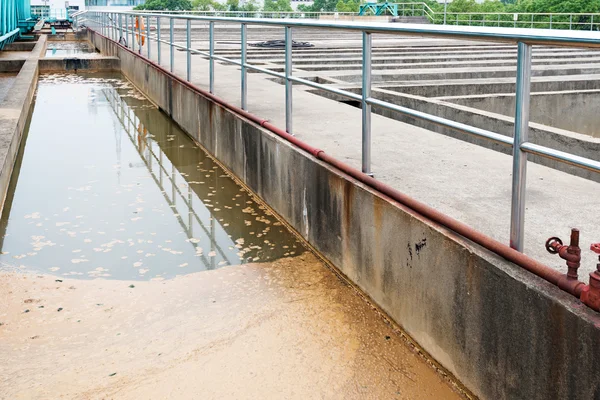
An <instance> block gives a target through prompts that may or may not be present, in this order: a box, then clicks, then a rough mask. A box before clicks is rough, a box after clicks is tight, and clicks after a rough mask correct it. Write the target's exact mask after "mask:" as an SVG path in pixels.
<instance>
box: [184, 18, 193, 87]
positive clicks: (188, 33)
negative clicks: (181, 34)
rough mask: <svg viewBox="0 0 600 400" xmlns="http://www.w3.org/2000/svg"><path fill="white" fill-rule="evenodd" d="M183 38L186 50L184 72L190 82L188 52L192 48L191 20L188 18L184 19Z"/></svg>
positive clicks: (190, 68)
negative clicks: (185, 67)
mask: <svg viewBox="0 0 600 400" xmlns="http://www.w3.org/2000/svg"><path fill="white" fill-rule="evenodd" d="M185 39H186V45H185V47H186V50H187V56H186V59H187V63H186V64H187V73H186V77H187V81H188V82H191V81H192V53H191V52H190V50H191V48H192V20H191V19H188V20H186V28H185Z"/></svg>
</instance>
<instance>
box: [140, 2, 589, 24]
mask: <svg viewBox="0 0 600 400" xmlns="http://www.w3.org/2000/svg"><path fill="white" fill-rule="evenodd" d="M424 3H425V4H427V5H428V6H429V8H430V9H431V10H433V11H434V14H433V15H430V17H432V18H433V21H432V22H433V23H436V24H442V23H443V22H444V16H443V12H444V4H443V3H438V2H436V1H434V0H425V1H424ZM360 4H361V0H315V1H314V3H313V4H311V5H305V4H301V5H299V6H298V11H300V12H335V11H337V12H358V8H359V6H360ZM400 7H401V6H400ZM135 10H173V11H183V10H199V11H246V12H257V11H266V12H286V11H293V9H292V6H291V4H290V0H264V6H263V7H262V9H261V7H260V6H259V5H258V4H257V3H256V2H255V0H250V1H246V2H244V3H243V4H242V5H240V0H227V2H226V3H224V4H223V3H220V2H218V1H216V0H191V1H190V0H148V1H147V2H146V3H145V4H142V5H139V6H137V7H135ZM399 13H402V9H401V8H399ZM482 13H487V14H488V15H482ZM490 13H507V14H505V15H500V16H498V15H493V14H490ZM515 13H534V14H543V13H546V14H549V13H554V14H556V13H564V14H569V13H571V14H578V13H584V14H591V13H600V0H485V1H484V2H483V3H477V2H476V1H475V0H454V1H452V2H451V3H448V5H447V10H446V19H447V20H446V23H447V24H450V25H455V24H458V25H473V26H501V27H502V26H505V27H509V26H510V27H512V26H516V27H532V26H533V27H536V28H549V27H550V17H549V16H548V15H534V16H533V17H531V16H529V15H525V16H524V15H521V16H519V18H518V19H517V21H515V20H514V18H513V14H515ZM403 15H414V16H422V15H423V10H422V8H420V7H419V6H418V4H416V5H415V7H411V8H410V9H408V8H407V9H405V11H404V13H403ZM552 24H553V25H552V27H553V28H563V29H569V28H570V27H571V28H572V29H584V30H590V29H593V30H598V28H599V27H600V17H599V18H598V20H597V21H594V22H593V24H592V20H591V17H590V16H587V15H573V16H570V15H553V16H552ZM597 24H598V25H597Z"/></svg>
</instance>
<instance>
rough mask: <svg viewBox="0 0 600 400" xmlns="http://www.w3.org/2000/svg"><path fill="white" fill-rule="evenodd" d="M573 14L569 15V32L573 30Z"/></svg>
mask: <svg viewBox="0 0 600 400" xmlns="http://www.w3.org/2000/svg"><path fill="white" fill-rule="evenodd" d="M572 27H573V14H571V15H569V30H571V29H573V28H572Z"/></svg>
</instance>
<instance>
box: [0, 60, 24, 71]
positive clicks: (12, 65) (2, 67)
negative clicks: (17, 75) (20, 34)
mask: <svg viewBox="0 0 600 400" xmlns="http://www.w3.org/2000/svg"><path fill="white" fill-rule="evenodd" d="M23 64H25V60H0V72H19V71H20V70H21V68H22V67H23Z"/></svg>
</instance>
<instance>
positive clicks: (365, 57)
mask: <svg viewBox="0 0 600 400" xmlns="http://www.w3.org/2000/svg"><path fill="white" fill-rule="evenodd" d="M362 39H363V43H362V44H363V49H362V101H361V108H362V172H364V173H365V174H367V175H372V173H371V105H370V104H369V103H368V102H367V100H368V99H369V97H371V45H372V37H371V33H369V32H363V38H362Z"/></svg>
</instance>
